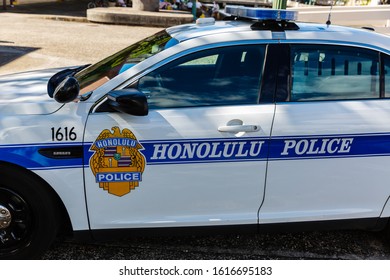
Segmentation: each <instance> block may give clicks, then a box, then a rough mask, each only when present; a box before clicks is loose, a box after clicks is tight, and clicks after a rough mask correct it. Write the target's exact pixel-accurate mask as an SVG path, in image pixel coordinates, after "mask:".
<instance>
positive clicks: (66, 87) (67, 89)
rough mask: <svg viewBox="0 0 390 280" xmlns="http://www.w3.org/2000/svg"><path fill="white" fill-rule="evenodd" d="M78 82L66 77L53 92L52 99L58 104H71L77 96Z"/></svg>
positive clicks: (78, 90)
mask: <svg viewBox="0 0 390 280" xmlns="http://www.w3.org/2000/svg"><path fill="white" fill-rule="evenodd" d="M79 92H80V86H79V82H78V81H77V79H76V78H74V77H66V78H65V79H64V80H63V81H62V82H61V83H60V84H59V85H58V86H57V88H56V89H55V90H54V93H53V98H54V99H55V100H56V101H57V102H59V103H68V102H72V101H73V100H75V99H76V98H77V97H78V96H79Z"/></svg>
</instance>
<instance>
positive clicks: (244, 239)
mask: <svg viewBox="0 0 390 280" xmlns="http://www.w3.org/2000/svg"><path fill="white" fill-rule="evenodd" d="M389 240H390V239H387V238H386V237H385V236H384V235H383V234H382V233H372V232H360V231H330V232H306V233H305V232H297V233H277V234H276V233H275V234H257V235H254V234H253V235H249V234H248V235H215V236H209V237H207V236H186V237H175V236H172V237H144V238H139V237H138V238H129V239H126V240H120V241H115V242H105V243H100V244H78V243H74V242H70V241H66V242H58V243H56V244H54V245H53V246H52V248H51V249H50V250H49V251H48V252H47V254H46V255H45V256H44V259H56V260H57V259H61V260H66V259H75V260H91V259H94V260H110V259H112V260H136V259H138V260H145V259H146V260H158V259H173V260H191V259H200V260H202V259H203V260H205V259H213V260H224V259H230V260H234V259H259V260H278V259H288V260H294V259H305V260H310V259H316V260H318V259H325V260H389V259H390V242H389Z"/></svg>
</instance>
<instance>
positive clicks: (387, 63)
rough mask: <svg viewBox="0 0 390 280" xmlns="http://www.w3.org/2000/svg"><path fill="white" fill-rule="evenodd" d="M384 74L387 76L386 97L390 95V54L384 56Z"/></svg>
mask: <svg viewBox="0 0 390 280" xmlns="http://www.w3.org/2000/svg"><path fill="white" fill-rule="evenodd" d="M383 64H384V76H385V97H386V98H389V97H390V57H389V56H388V55H386V56H384V59H383Z"/></svg>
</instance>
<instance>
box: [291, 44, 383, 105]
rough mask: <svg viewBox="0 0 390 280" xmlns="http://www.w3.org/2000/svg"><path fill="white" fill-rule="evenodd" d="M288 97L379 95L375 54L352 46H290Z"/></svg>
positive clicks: (313, 97)
mask: <svg viewBox="0 0 390 280" xmlns="http://www.w3.org/2000/svg"><path fill="white" fill-rule="evenodd" d="M291 65H292V85H291V101H312V100H345V99H367V98H379V92H380V89H379V54H378V53H377V52H374V51H369V50H363V49H359V48H353V47H342V46H322V45H321V46H320V45H310V46H309V45H294V46H292V47H291Z"/></svg>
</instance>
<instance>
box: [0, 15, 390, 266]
mask: <svg viewBox="0 0 390 280" xmlns="http://www.w3.org/2000/svg"><path fill="white" fill-rule="evenodd" d="M0 26H1V28H0V66H1V67H0V74H5V73H11V72H16V71H25V70H31V69H36V68H47V67H59V66H69V65H79V64H84V63H91V62H95V61H98V60H100V59H101V58H103V57H106V56H107V55H109V54H111V53H113V52H115V51H117V50H120V49H122V48H123V47H125V46H127V45H129V44H130V43H132V42H135V41H137V40H139V39H141V38H144V37H146V36H148V35H150V34H153V33H155V32H157V31H158V30H160V29H158V28H147V27H129V26H111V25H98V24H91V23H85V22H82V21H81V22H80V21H72V22H68V21H54V20H47V19H42V17H41V16H37V15H28V16H26V15H23V14H20V13H3V12H2V13H1V14H0ZM389 240H390V238H389ZM389 244H390V242H389V241H388V239H386V238H384V237H383V235H381V234H378V233H367V232H359V231H347V232H340V231H333V232H322V233H318V232H312V233H289V234H260V235H224V236H211V237H200V236H195V237H194V236H187V237H155V238H129V239H126V240H122V241H116V242H106V243H101V244H78V243H74V242H71V241H65V242H58V243H55V244H54V245H53V247H52V248H51V250H50V251H49V252H48V253H47V254H46V255H45V256H44V258H45V259H390V245H389Z"/></svg>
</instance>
